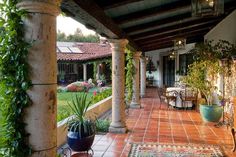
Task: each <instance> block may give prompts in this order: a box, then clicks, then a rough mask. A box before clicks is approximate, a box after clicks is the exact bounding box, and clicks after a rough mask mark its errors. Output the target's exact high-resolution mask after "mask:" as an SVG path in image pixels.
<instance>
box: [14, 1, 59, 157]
mask: <svg viewBox="0 0 236 157" xmlns="http://www.w3.org/2000/svg"><path fill="white" fill-rule="evenodd" d="M58 3H59V2H58V0H51V1H34V0H23V1H21V2H20V3H18V7H19V8H20V9H24V10H27V11H28V14H27V16H26V17H25V18H24V28H25V39H26V40H27V41H34V42H33V45H32V47H31V48H30V50H29V57H28V63H29V65H30V68H31V73H30V74H31V76H30V77H31V80H32V84H33V87H32V88H31V89H30V90H29V91H28V94H29V96H30V99H31V100H32V102H33V104H32V106H30V107H29V108H27V110H26V114H25V117H24V119H25V123H27V125H26V131H27V132H28V133H29V134H30V136H29V144H30V146H31V147H32V149H33V154H32V157H54V156H56V150H57V139H56V138H57V121H56V114H57V96H56V89H57V60H56V16H57V15H58V14H59V7H58V6H59V4H58Z"/></svg>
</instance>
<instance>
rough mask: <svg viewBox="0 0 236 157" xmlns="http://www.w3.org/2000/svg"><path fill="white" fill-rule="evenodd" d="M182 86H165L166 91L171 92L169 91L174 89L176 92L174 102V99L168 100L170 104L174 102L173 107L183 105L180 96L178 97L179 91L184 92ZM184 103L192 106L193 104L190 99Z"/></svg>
mask: <svg viewBox="0 0 236 157" xmlns="http://www.w3.org/2000/svg"><path fill="white" fill-rule="evenodd" d="M184 90H185V89H184V88H181V87H168V88H166V91H167V92H170V93H171V91H176V92H177V93H178V94H177V95H176V103H175V102H174V101H170V102H169V104H170V105H171V106H175V104H176V106H175V107H178V108H182V107H183V106H182V100H181V98H180V92H184ZM185 105H186V107H192V106H193V104H192V102H191V101H189V102H187V103H185Z"/></svg>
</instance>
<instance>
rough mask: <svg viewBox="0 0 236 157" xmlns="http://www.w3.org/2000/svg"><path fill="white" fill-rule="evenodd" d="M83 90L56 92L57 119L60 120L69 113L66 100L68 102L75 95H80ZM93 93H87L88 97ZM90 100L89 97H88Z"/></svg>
mask: <svg viewBox="0 0 236 157" xmlns="http://www.w3.org/2000/svg"><path fill="white" fill-rule="evenodd" d="M81 94H83V92H64V93H57V121H58V122H59V121H61V120H62V119H65V118H66V117H68V116H70V115H71V110H70V107H69V106H68V102H69V103H70V102H71V101H72V99H73V98H75V95H81ZM92 96H93V93H88V96H87V97H88V98H91V97H92ZM88 100H90V99H88Z"/></svg>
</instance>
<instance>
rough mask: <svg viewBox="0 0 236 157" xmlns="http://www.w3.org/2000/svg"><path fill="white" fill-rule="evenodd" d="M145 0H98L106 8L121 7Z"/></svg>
mask: <svg viewBox="0 0 236 157" xmlns="http://www.w3.org/2000/svg"><path fill="white" fill-rule="evenodd" d="M139 1H143V0H96V2H97V3H98V5H99V6H100V7H101V8H103V9H104V10H108V9H112V8H116V7H120V6H123V5H127V4H130V3H135V2H139Z"/></svg>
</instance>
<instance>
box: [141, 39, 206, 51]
mask: <svg viewBox="0 0 236 157" xmlns="http://www.w3.org/2000/svg"><path fill="white" fill-rule="evenodd" d="M202 41H204V37H203V36H195V37H192V38H189V39H188V40H187V41H186V43H187V44H189V43H195V42H202ZM168 47H173V43H171V42H169V43H166V44H162V45H154V46H148V47H142V49H143V52H147V51H153V50H158V49H163V48H168Z"/></svg>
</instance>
